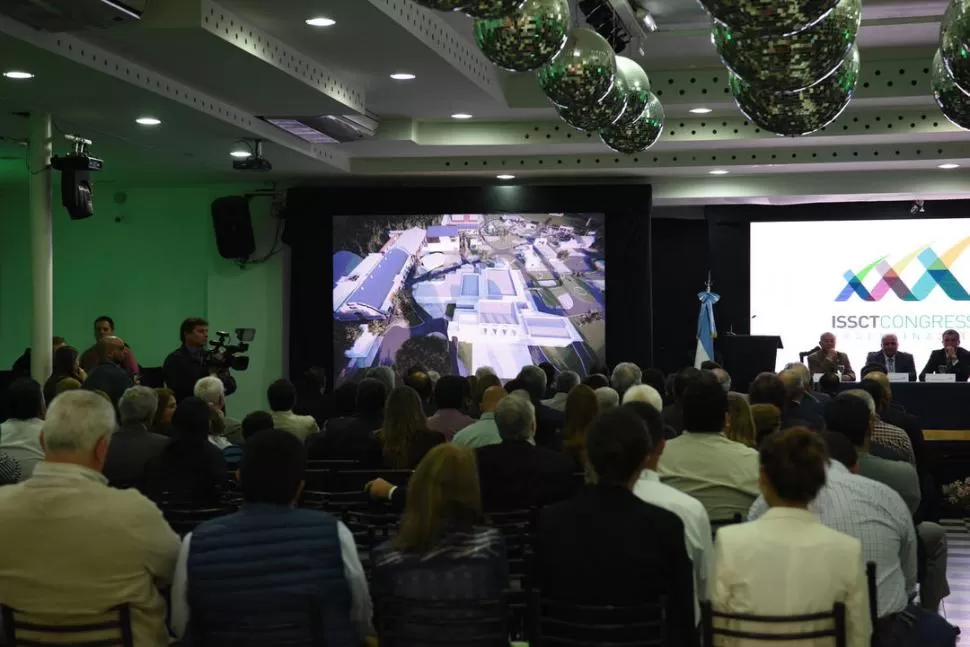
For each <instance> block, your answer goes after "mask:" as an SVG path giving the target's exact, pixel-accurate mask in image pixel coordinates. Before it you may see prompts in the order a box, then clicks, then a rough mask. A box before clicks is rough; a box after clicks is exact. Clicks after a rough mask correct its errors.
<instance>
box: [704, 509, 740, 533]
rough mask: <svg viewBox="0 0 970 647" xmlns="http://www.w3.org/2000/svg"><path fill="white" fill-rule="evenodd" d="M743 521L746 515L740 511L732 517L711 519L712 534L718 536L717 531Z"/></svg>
mask: <svg viewBox="0 0 970 647" xmlns="http://www.w3.org/2000/svg"><path fill="white" fill-rule="evenodd" d="M743 522H744V517H743V516H742V515H741V513H740V512H735V513H734V516H733V517H731V518H730V519H711V536H712V537H714V538H716V537H717V531H718V530H720V529H721V528H723V527H724V526H732V525H734V524H736V523H743Z"/></svg>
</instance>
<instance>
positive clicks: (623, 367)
mask: <svg viewBox="0 0 970 647" xmlns="http://www.w3.org/2000/svg"><path fill="white" fill-rule="evenodd" d="M642 379H643V373H642V372H641V371H640V367H639V366H637V365H636V364H634V363H633V362H620V363H619V364H617V365H616V368H614V369H613V375H612V376H611V377H610V385H611V386H612V387H613V388H614V389H616V392H617V393H618V394H619V395H620V397H621V398H622V397H623V394H624V393H626V390H627V389H629V388H630V387H631V386H634V385H636V384H640V380H642Z"/></svg>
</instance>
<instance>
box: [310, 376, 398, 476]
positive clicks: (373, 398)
mask: <svg viewBox="0 0 970 647" xmlns="http://www.w3.org/2000/svg"><path fill="white" fill-rule="evenodd" d="M347 384H350V383H349V382H348V383H345V384H342V385H340V388H338V389H337V391H338V395H341V394H340V393H339V392H340V391H341V389H344V387H346V386H347ZM355 392H356V401H355V405H354V406H355V407H356V409H355V410H356V413H355V414H354V415H353V416H343V417H340V418H334V419H331V420H328V421H327V426H326V427H325V428H324V430H323V432H322V433H320V434H314V435H313V436H310V438H308V439H307V453H308V454H309V457H310V459H311V460H337V459H348V460H355V461H360V462H362V463H365V464H368V465H369V464H372V463H373V462H374V460H375V458H374V452H375V441H374V432H376V431H377V430H378V429H380V427H381V425H382V424H384V405H385V402H386V400H387V395H388V393H387V389H386V388H385V387H384V383H383V382H381V381H380V380H375V379H373V378H365V379H363V380H361V381H360V384H358V385H357V386H356V389H355ZM348 393H349V391H348ZM340 400H341V398H340V397H338V398H336V402H339V401H340Z"/></svg>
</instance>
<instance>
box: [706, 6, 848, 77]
mask: <svg viewBox="0 0 970 647" xmlns="http://www.w3.org/2000/svg"><path fill="white" fill-rule="evenodd" d="M861 22H862V0H840V2H839V4H838V5H837V6H836V7H835V8H834V9H832V10H831V11H829V12H828V13H827V14H826V15H825V17H823V18H822V19H821V20H819V21H818V22H817V23H815V24H814V25H812V26H811V27H808V28H806V29H803V30H802V31H800V32H797V33H795V34H791V35H790V36H776V35H773V34H753V33H748V32H745V31H743V30H737V29H731V28H730V27H728V26H727V25H726V24H724V23H723V22H720V21H718V20H715V21H714V28H713V30H712V32H711V39H712V40H713V41H714V46H715V47H716V48H717V51H718V53H720V55H721V59H722V60H723V61H724V64H725V65H726V66H727V68H728V69H729V70H731V71H732V72H734V73H735V74H737V75H738V76H739V77H741V78H742V79H744V80H745V81H746V82H748V83H751V84H753V85H756V86H758V88H759V89H761V90H773V91H778V92H790V91H793V90H802V89H804V88H807V87H809V86H812V85H814V84H816V83H818V82H819V81H821V80H822V79H824V78H825V77H826V76H828V75H829V74H831V73H832V72H833V71H834V70H835V69H836V68H837V67H839V65H840V64H841V63H842V59H843V58H845V54H846V52H848V51H849V48H851V47H852V44H853V43H854V42H855V39H856V35H858V33H859V25H860V24H861Z"/></svg>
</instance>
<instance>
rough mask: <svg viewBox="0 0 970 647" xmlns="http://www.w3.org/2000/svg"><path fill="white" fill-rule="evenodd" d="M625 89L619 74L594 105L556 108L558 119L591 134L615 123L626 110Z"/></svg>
mask: <svg viewBox="0 0 970 647" xmlns="http://www.w3.org/2000/svg"><path fill="white" fill-rule="evenodd" d="M626 102H627V88H626V84H625V83H624V82H623V80H622V79H621V78H620V74H619V72H617V75H616V81H615V82H614V83H613V88H612V89H611V90H610V91H609V92H608V93H607V94H606V96H605V97H603V98H602V99H600V100H599V101H597V102H596V103H593V104H589V105H585V104H577V105H575V106H556V112H558V113H559V118H560V119H562V120H563V121H565V122H566V123H567V124H569V125H570V126H572V127H573V128H575V129H576V130H581V131H583V132H593V131H596V130H599V129H600V128H606V127H607V126H609V125H611V124H613V123H615V122H616V120H617V119H619V118H620V115H622V114H623V113H624V111H625V109H626Z"/></svg>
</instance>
